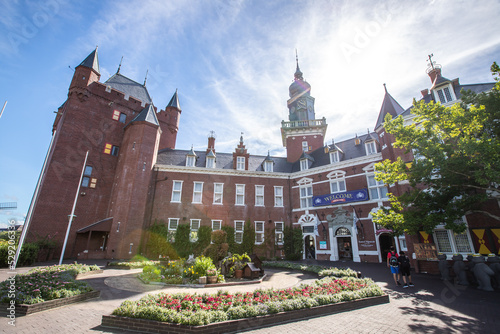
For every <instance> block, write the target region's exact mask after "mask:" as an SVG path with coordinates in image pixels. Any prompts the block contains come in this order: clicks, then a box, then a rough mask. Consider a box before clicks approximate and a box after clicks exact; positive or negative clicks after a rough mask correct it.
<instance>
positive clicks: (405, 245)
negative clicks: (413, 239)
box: [398, 235, 408, 252]
mask: <svg viewBox="0 0 500 334" xmlns="http://www.w3.org/2000/svg"><path fill="white" fill-rule="evenodd" d="M398 240H399V247H400V248H401V250H402V251H405V252H407V251H408V243H407V242H406V238H405V236H404V235H400V236H398Z"/></svg>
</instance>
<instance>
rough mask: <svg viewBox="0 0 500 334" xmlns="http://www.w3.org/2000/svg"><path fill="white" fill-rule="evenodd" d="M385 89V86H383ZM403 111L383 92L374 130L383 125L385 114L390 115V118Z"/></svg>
mask: <svg viewBox="0 0 500 334" xmlns="http://www.w3.org/2000/svg"><path fill="white" fill-rule="evenodd" d="M384 87H385V86H384ZM404 111H405V110H404V109H403V107H401V105H400V104H399V103H398V102H397V101H396V100H395V99H394V98H393V97H392V96H391V94H389V93H388V92H387V89H386V90H385V95H384V101H383V102H382V107H381V108H380V113H379V114H378V118H377V123H376V124H375V129H377V128H378V127H379V126H381V125H382V124H383V123H384V118H385V116H386V115H387V114H389V115H391V116H392V118H394V117H396V116H398V115H399V114H401V113H403V112H404Z"/></svg>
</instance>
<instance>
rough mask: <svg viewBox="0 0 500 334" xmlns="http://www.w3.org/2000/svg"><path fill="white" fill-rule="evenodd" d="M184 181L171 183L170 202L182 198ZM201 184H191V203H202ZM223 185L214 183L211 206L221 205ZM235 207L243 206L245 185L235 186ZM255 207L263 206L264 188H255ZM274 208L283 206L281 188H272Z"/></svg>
mask: <svg viewBox="0 0 500 334" xmlns="http://www.w3.org/2000/svg"><path fill="white" fill-rule="evenodd" d="M183 182H184V181H176V180H174V181H173V186H172V198H171V200H170V201H171V202H173V203H180V202H181V198H182V185H183ZM203 185H204V183H203V182H197V181H195V182H194V183H193V198H192V203H195V204H202V203H203V202H202V201H203ZM223 197H224V183H214V193H213V201H212V204H223ZM234 204H235V205H245V185H244V184H236V185H235V201H234ZM255 206H264V186H263V185H256V186H255ZM274 206H275V207H282V206H283V187H282V186H274Z"/></svg>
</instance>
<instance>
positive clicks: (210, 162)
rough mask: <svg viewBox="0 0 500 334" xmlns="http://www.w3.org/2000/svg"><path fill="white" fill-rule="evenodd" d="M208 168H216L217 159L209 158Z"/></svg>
mask: <svg viewBox="0 0 500 334" xmlns="http://www.w3.org/2000/svg"><path fill="white" fill-rule="evenodd" d="M207 168H215V158H211V157H209V158H207Z"/></svg>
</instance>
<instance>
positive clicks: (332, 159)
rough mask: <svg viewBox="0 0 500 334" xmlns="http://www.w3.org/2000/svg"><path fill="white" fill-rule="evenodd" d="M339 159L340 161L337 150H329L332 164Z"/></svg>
mask: <svg viewBox="0 0 500 334" xmlns="http://www.w3.org/2000/svg"><path fill="white" fill-rule="evenodd" d="M339 161H340V154H339V151H333V152H330V163H331V164H333V163H336V162H339Z"/></svg>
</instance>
